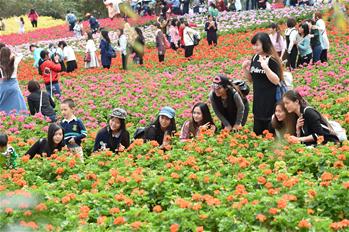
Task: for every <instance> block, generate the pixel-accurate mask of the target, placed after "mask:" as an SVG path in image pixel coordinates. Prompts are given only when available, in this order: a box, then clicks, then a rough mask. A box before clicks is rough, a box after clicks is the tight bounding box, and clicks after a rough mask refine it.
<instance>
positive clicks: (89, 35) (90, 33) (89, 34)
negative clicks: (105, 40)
mask: <svg viewBox="0 0 349 232" xmlns="http://www.w3.org/2000/svg"><path fill="white" fill-rule="evenodd" d="M90 39H91V40H93V36H92V32H87V40H90Z"/></svg>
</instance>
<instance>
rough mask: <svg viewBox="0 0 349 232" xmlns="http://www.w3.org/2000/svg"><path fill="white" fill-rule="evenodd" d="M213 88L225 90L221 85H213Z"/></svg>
mask: <svg viewBox="0 0 349 232" xmlns="http://www.w3.org/2000/svg"><path fill="white" fill-rule="evenodd" d="M211 87H212V88H213V89H220V88H223V86H221V85H219V84H215V83H213V84H212V85H211Z"/></svg>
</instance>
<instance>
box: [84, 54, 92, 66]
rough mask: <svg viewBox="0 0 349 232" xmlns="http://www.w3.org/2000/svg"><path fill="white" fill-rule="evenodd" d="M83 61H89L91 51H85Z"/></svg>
mask: <svg viewBox="0 0 349 232" xmlns="http://www.w3.org/2000/svg"><path fill="white" fill-rule="evenodd" d="M84 61H85V62H87V63H88V62H91V53H90V52H86V53H85V57H84Z"/></svg>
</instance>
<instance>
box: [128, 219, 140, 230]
mask: <svg viewBox="0 0 349 232" xmlns="http://www.w3.org/2000/svg"><path fill="white" fill-rule="evenodd" d="M141 226H142V222H140V221H136V222H133V223H132V224H131V227H132V228H133V229H135V230H138V229H139V228H140V227H141Z"/></svg>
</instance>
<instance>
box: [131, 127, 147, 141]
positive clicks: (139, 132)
mask: <svg viewBox="0 0 349 232" xmlns="http://www.w3.org/2000/svg"><path fill="white" fill-rule="evenodd" d="M144 133H145V127H138V128H137V129H136V131H135V133H134V134H133V138H134V139H142V138H143V137H144Z"/></svg>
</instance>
